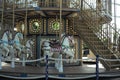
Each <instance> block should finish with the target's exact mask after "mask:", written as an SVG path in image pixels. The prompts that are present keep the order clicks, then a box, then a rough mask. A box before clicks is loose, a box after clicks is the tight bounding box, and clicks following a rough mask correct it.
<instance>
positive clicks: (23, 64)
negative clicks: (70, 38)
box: [22, 0, 28, 66]
mask: <svg viewBox="0 0 120 80" xmlns="http://www.w3.org/2000/svg"><path fill="white" fill-rule="evenodd" d="M27 1H28V0H25V10H26V12H25V13H26V14H25V30H24V33H23V34H24V39H25V41H24V44H25V42H26V34H27V33H26V28H27V13H28V11H27ZM25 54H27V53H23V54H22V58H23V63H22V66H25Z"/></svg>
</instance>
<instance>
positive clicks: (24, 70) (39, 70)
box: [0, 63, 120, 77]
mask: <svg viewBox="0 0 120 80" xmlns="http://www.w3.org/2000/svg"><path fill="white" fill-rule="evenodd" d="M45 69H46V67H45V66H31V65H26V66H25V67H23V66H22V65H21V64H16V65H15V68H11V64H10V63H6V64H3V65H2V69H1V70H0V74H3V75H11V76H20V75H21V74H27V75H29V76H31V75H32V76H33V75H38V76H40V75H45V73H46V70H45ZM99 73H103V75H104V74H105V73H106V74H108V73H107V71H106V70H105V69H104V68H99ZM118 73H120V71H119V72H118ZM118 73H116V74H118ZM48 74H49V75H59V74H61V73H59V72H58V70H57V69H56V68H55V67H53V66H49V67H48ZM62 74H64V75H69V76H72V77H73V76H80V75H92V74H93V75H95V74H96V68H95V64H83V66H65V67H64V72H63V73H62ZM110 74H111V73H110Z"/></svg>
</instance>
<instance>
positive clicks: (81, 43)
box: [80, 39, 83, 66]
mask: <svg viewBox="0 0 120 80" xmlns="http://www.w3.org/2000/svg"><path fill="white" fill-rule="evenodd" d="M82 49H83V40H82V39H80V59H82V57H83V50H82ZM82 64H83V61H82V60H81V61H80V65H81V66H82Z"/></svg>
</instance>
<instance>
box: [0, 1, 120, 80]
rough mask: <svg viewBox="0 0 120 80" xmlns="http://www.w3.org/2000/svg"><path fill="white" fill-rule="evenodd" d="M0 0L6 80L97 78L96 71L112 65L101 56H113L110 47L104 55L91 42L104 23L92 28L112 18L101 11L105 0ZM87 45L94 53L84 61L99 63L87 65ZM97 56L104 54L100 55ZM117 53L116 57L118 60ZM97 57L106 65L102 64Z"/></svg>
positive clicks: (0, 55)
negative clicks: (107, 53) (94, 66)
mask: <svg viewBox="0 0 120 80" xmlns="http://www.w3.org/2000/svg"><path fill="white" fill-rule="evenodd" d="M93 3H96V4H95V5H94V4H93ZM0 4H1V5H0V11H1V12H0V15H1V17H0V19H1V22H0V37H1V39H0V73H1V75H0V77H2V78H3V79H9V78H10V79H28V80H30V79H46V80H48V79H49V78H53V79H56V78H57V79H62V80H63V79H83V78H86V76H87V78H88V77H90V78H91V77H97V78H98V77H99V76H98V75H96V74H99V72H100V73H105V72H106V70H107V69H109V70H110V69H111V67H110V65H109V64H111V63H110V62H108V61H104V60H103V59H105V58H108V59H109V58H111V55H112V52H109V53H110V54H111V55H110V57H106V56H105V55H103V53H104V52H103V51H102V52H101V51H98V48H97V47H96V46H97V44H93V43H95V41H94V42H90V40H93V37H95V38H94V40H95V39H96V38H97V36H100V35H98V34H99V33H98V32H99V30H100V28H99V27H98V28H99V29H98V30H96V32H94V33H93V31H90V30H92V28H91V26H92V27H93V26H101V25H103V24H106V23H109V22H110V21H111V17H110V16H109V15H108V14H106V13H105V14H104V13H103V12H102V6H101V4H102V0H98V1H97V0H95V1H91V0H88V2H87V0H0ZM108 6H109V5H108ZM91 7H92V8H91ZM94 9H96V10H95V11H96V12H95V11H93V10H94ZM98 11H100V12H101V13H100V14H99V12H98ZM96 14H97V15H96ZM93 15H95V16H93ZM98 15H99V16H98ZM93 22H94V23H93ZM87 29H88V30H89V29H90V30H89V31H88V30H87ZM97 31H98V32H97ZM84 32H86V33H84ZM88 32H92V33H88ZM91 34H93V35H91ZM96 35H97V36H96ZM85 36H86V37H85ZM90 36H92V38H91V37H90ZM89 37H90V38H89ZM88 38H89V39H88ZM97 40H98V41H100V42H99V43H102V41H101V40H99V39H98V38H97ZM84 44H87V45H88V47H89V48H88V47H87V48H86V47H85V46H84ZM94 45H95V46H94ZM103 47H104V48H105V49H107V48H106V46H103ZM85 49H89V50H90V51H89V52H88V53H87V55H89V53H90V54H92V55H89V56H90V57H92V58H93V59H92V60H90V59H88V60H87V59H86V60H87V61H88V62H91V61H92V62H94V63H96V68H90V67H87V66H86V65H84V64H83V62H84V61H85V59H83V56H85V55H86V53H84V50H85ZM97 51H98V52H97ZM108 51H109V50H108ZM96 53H97V54H96ZM96 55H100V56H101V55H102V58H101V59H100V60H99V59H98V57H97V56H96ZM112 56H114V55H112ZM115 56H116V55H115ZM115 56H114V57H112V58H115V59H116V57H115ZM99 61H100V63H101V65H102V67H104V68H99ZM97 63H98V64H97ZM115 63H116V64H117V63H118V61H116V62H115ZM115 68H119V67H118V66H117V67H115ZM98 70H99V71H98ZM115 73H116V72H115ZM73 76H74V78H73Z"/></svg>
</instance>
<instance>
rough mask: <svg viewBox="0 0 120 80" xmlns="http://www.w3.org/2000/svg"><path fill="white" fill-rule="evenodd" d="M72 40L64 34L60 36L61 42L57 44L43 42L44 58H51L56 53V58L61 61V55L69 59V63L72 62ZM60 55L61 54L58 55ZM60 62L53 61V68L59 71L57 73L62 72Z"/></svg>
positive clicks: (56, 42)
mask: <svg viewBox="0 0 120 80" xmlns="http://www.w3.org/2000/svg"><path fill="white" fill-rule="evenodd" d="M74 44H75V41H74V38H73V36H70V35H66V34H64V33H63V34H61V42H59V43H58V41H56V40H55V41H53V43H52V42H49V41H44V43H43V45H42V46H43V47H42V49H43V51H44V56H46V55H48V57H49V56H50V57H51V56H52V55H53V53H55V54H56V53H57V56H56V57H57V58H59V59H62V54H66V55H67V56H68V57H69V58H70V61H69V62H70V63H71V62H73V58H74V48H73V47H74ZM60 53H61V54H60ZM62 66H63V65H62V61H60V60H56V61H55V67H56V68H57V69H58V70H59V72H62V71H63V68H62Z"/></svg>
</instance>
